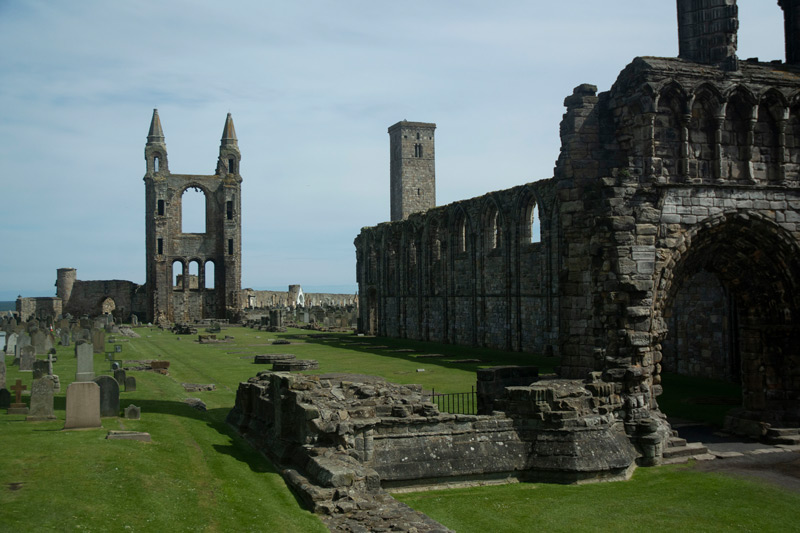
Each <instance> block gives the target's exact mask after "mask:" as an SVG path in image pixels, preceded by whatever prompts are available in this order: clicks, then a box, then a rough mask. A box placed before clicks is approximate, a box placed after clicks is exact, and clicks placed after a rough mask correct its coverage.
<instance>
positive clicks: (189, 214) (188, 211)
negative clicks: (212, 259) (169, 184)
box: [175, 182, 211, 234]
mask: <svg viewBox="0 0 800 533" xmlns="http://www.w3.org/2000/svg"><path fill="white" fill-rule="evenodd" d="M190 190H191V191H194V192H195V193H198V194H200V195H202V198H200V196H197V195H196V194H192V193H191V192H190V194H189V196H187V192H189V191H190ZM210 196H211V193H210V192H209V191H208V190H207V189H206V188H205V187H203V186H202V185H201V184H199V183H196V182H192V183H188V184H186V186H184V187H181V189H180V190H179V191H178V192H177V193H176V195H175V198H177V202H178V205H177V208H176V210H175V213H176V214H177V216H178V221H177V222H178V227H180V232H181V233H200V234H205V233H207V232H208V209H209V206H208V202H209V198H210ZM195 229H197V230H200V229H202V231H192V230H195ZM187 230H188V231H187Z"/></svg>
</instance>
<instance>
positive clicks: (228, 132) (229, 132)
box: [222, 113, 239, 148]
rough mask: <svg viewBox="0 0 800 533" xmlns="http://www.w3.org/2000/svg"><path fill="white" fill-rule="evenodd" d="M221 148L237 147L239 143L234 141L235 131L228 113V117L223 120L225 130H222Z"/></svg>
mask: <svg viewBox="0 0 800 533" xmlns="http://www.w3.org/2000/svg"><path fill="white" fill-rule="evenodd" d="M222 146H235V147H237V148H238V147H239V143H238V141H237V139H236V129H234V127H233V117H231V114H230V113H228V117H227V118H226V119H225V128H223V130H222Z"/></svg>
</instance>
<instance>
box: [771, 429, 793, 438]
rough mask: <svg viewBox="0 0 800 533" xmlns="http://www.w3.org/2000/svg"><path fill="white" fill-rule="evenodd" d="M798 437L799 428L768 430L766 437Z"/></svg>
mask: <svg viewBox="0 0 800 533" xmlns="http://www.w3.org/2000/svg"><path fill="white" fill-rule="evenodd" d="M792 435H800V428H769V429H768V430H767V437H789V436H792Z"/></svg>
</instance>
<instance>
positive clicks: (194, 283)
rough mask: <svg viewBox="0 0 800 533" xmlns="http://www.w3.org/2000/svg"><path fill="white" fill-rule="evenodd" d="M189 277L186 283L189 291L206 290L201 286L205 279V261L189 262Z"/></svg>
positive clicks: (192, 260)
mask: <svg viewBox="0 0 800 533" xmlns="http://www.w3.org/2000/svg"><path fill="white" fill-rule="evenodd" d="M188 276H189V278H188V279H187V280H186V282H187V284H188V286H187V288H188V289H189V290H193V291H196V290H198V289H202V288H204V287H203V286H201V285H202V284H201V280H202V278H203V261H202V260H201V259H199V258H194V259H190V260H189V271H188Z"/></svg>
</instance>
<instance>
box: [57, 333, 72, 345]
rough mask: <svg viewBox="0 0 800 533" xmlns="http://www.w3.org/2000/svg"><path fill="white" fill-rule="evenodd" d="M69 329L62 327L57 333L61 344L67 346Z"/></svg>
mask: <svg viewBox="0 0 800 533" xmlns="http://www.w3.org/2000/svg"><path fill="white" fill-rule="evenodd" d="M69 336H70V335H69V330H68V329H62V330H61V334H60V335H59V337H60V339H61V346H69Z"/></svg>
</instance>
